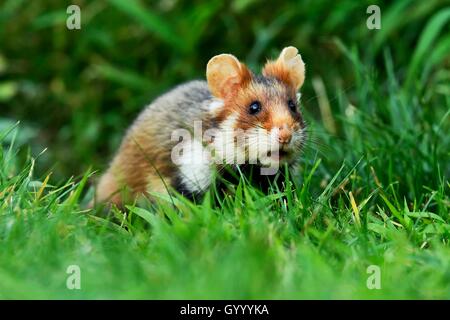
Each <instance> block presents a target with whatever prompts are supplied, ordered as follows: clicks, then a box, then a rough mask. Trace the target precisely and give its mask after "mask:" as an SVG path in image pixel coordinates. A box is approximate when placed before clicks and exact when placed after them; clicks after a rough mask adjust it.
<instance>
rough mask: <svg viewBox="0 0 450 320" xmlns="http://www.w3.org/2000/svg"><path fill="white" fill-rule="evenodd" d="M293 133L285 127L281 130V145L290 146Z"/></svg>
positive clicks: (279, 136)
mask: <svg viewBox="0 0 450 320" xmlns="http://www.w3.org/2000/svg"><path fill="white" fill-rule="evenodd" d="M291 138H292V132H291V130H289V129H287V128H285V127H283V128H280V132H279V133H278V142H279V143H281V144H288V143H289V142H291Z"/></svg>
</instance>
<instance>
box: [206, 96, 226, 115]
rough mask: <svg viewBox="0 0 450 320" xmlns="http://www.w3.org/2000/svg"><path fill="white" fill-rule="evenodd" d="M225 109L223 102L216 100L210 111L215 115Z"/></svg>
mask: <svg viewBox="0 0 450 320" xmlns="http://www.w3.org/2000/svg"><path fill="white" fill-rule="evenodd" d="M222 107H223V100H220V99H214V100H213V102H211V103H210V104H209V111H210V112H212V113H213V114H216V113H217V112H219V111H220V110H221V109H222Z"/></svg>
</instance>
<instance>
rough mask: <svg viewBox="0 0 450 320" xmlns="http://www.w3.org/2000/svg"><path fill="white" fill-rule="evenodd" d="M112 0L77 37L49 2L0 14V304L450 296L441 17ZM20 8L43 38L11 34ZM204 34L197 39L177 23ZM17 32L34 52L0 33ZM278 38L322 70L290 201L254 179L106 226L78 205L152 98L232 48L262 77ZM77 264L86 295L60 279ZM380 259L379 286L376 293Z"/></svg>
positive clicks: (409, 11)
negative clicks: (271, 15)
mask: <svg viewBox="0 0 450 320" xmlns="http://www.w3.org/2000/svg"><path fill="white" fill-rule="evenodd" d="M99 3H100V4H96V5H94V4H92V5H89V6H88V7H87V8H86V11H87V12H85V13H86V14H87V16H89V14H90V15H91V18H90V19H91V24H90V27H89V28H85V30H84V31H83V32H84V33H83V34H81V35H76V34H70V35H67V33H66V32H61V29H59V28H60V25H61V19H60V18H58V16H60V15H58V14H57V12H58V10H60V8H59V7H58V6H57V5H56V4H53V2H51V1H49V2H48V3H47V9H46V10H44V9H43V7H41V6H40V5H39V4H38V2H36V3H33V4H32V5H31V4H30V8H28V7H23V8H22V7H21V6H22V5H21V3H20V1H18V2H15V1H6V4H4V5H0V6H3V7H2V9H3V11H2V12H0V37H1V38H2V39H8V41H6V42H5V43H2V47H1V49H0V104H1V105H0V108H2V109H1V110H5V113H2V115H1V117H0V142H1V145H2V148H0V248H1V249H0V298H25V299H29V298H95V299H98V298H139V299H144V298H220V299H223V298H237V299H238V298H269V299H282V298H322V299H336V298H344V299H350V298H362V299H373V298H384V299H393V298H400V299H411V298H419V299H434V298H444V299H449V298H450V244H449V238H450V237H449V235H450V210H449V208H450V192H449V189H450V182H449V175H450V161H449V160H450V152H449V150H450V135H449V132H450V121H449V118H450V95H449V92H450V89H449V86H448V83H449V81H448V79H449V70H448V62H449V60H448V57H449V54H448V53H449V48H450V47H449V43H450V42H449V38H448V35H447V34H446V32H445V31H446V30H448V21H449V11H448V8H445V7H443V6H442V5H440V2H437V1H436V2H433V1H431V2H428V4H427V5H425V4H421V5H418V4H415V5H412V4H411V2H410V1H398V2H396V4H395V5H392V6H384V5H383V6H382V14H383V17H384V18H383V19H384V20H382V21H383V22H382V26H383V27H382V29H381V30H380V31H377V32H374V33H368V31H367V30H364V26H365V18H366V16H364V15H362V16H361V17H360V18H358V19H359V20H361V21H359V20H358V19H356V18H355V19H356V20H358V21H354V22H352V24H350V20H352V17H359V16H358V15H357V14H355V12H358V10H360V9H361V7H359V6H355V5H353V4H352V2H351V1H343V2H341V7H340V6H338V7H330V5H329V4H327V3H326V2H321V1H317V2H316V1H315V2H314V5H312V4H311V3H309V4H310V6H309V7H308V9H305V6H298V7H297V6H296V5H294V4H291V3H290V2H281V3H280V6H279V8H278V9H276V10H279V12H277V13H279V14H277V17H279V18H277V19H275V20H274V21H271V23H270V24H267V23H265V21H266V16H265V14H267V12H268V10H265V8H264V6H263V5H262V4H260V3H258V2H257V1H255V2H252V1H248V2H247V1H234V2H233V3H232V5H231V8H227V9H225V8H224V5H223V4H221V3H220V2H214V1H212V2H211V4H210V5H204V6H201V7H200V8H199V9H198V10H199V11H198V12H194V11H192V12H191V11H189V9H188V7H187V5H184V4H183V3H182V4H181V5H180V7H177V8H176V9H173V10H172V11H170V14H168V18H167V19H168V20H165V19H163V18H162V17H163V13H162V12H164V10H163V9H160V11H158V10H148V12H145V6H143V5H142V3H141V2H139V1H131V2H130V3H131V4H130V6H123V3H122V1H118V0H114V1H109V3H110V6H106V5H104V4H102V3H101V2H99ZM53 7H54V8H53ZM49 8H53V10H49ZM106 8H107V9H106ZM341 8H342V9H341ZM19 9H23V15H24V16H25V17H26V16H33V15H37V16H38V17H39V19H32V21H33V22H32V24H31V25H32V29H27V26H29V23H30V22H29V21H28V20H27V22H25V20H26V19H25V18H20V17H18V18H17V19H14V24H11V23H9V20H8V17H10V16H13V15H14V14H17V10H19ZM289 9H290V10H289ZM143 10H144V12H143ZM218 11H221V12H223V15H221V20H220V21H217V23H216V24H215V26H214V27H213V28H208V27H207V26H208V25H209V23H210V22H211V21H215V22H216V20H217V12H218ZM99 12H102V14H99ZM283 12H288V13H286V14H284V15H283V14H281V13H283ZM362 12H365V9H364V8H363V11H362ZM399 12H400V13H402V17H404V19H398V18H396V17H398V14H399ZM250 13H253V14H250ZM97 14H98V16H97ZM323 16H326V17H327V19H323ZM123 17H127V18H129V19H130V21H131V22H130V25H131V26H132V27H133V28H134V29H133V28H132V31H133V32H132V36H131V37H129V36H128V33H127V32H125V31H127V30H128V29H127V28H125V26H124V25H123V24H121V23H120V22H119V21H122V20H121V19H122V18H123ZM119 18H120V19H119ZM177 18H179V19H177ZM58 19H59V20H58ZM299 19H301V20H302V21H304V23H303V24H302V26H303V27H302V28H294V27H293V26H297V25H296V23H297V22H296V21H298V20H299ZM243 20H244V22H247V23H250V24H251V25H252V26H253V29H252V28H245V27H243V25H242V23H243V22H242V21H243ZM352 21H353V20H352ZM194 22H195V26H196V28H195V29H196V30H198V33H195V34H191V35H189V34H184V33H183V32H184V31H180V30H184V29H185V26H186V25H188V26H189V25H193V24H194ZM322 22H323V23H322ZM244 25H246V24H244ZM354 25H362V28H360V27H355V26H354ZM2 26H3V27H4V28H2ZM99 26H105V27H103V28H100V27H99ZM224 26H226V27H224ZM446 28H447V29H446ZM225 29H226V30H228V31H227V33H226V34H225V33H224V34H225V35H224V36H223V42H221V44H217V43H216V40H215V39H217V38H218V34H220V31H221V30H222V31H223V30H225ZM300 29H301V30H300ZM30 30H31V31H30ZM49 30H51V31H52V32H53V33H50V34H49ZM124 30H125V31H124ZM254 30H258V31H257V32H254ZM19 31H20V32H23V33H24V34H28V35H30V34H32V35H33V39H35V40H32V41H27V42H24V43H22V42H21V41H22V40H21V38H20V37H5V34H2V33H5V32H8V33H9V34H11V35H13V34H19ZM238 31H239V32H238ZM333 31H335V32H336V34H337V35H339V37H336V34H333ZM253 32H254V34H253ZM124 35H126V36H124ZM74 38H77V39H78V41H79V42H78V43H77V44H75V43H76V41H74V40H76V39H74ZM236 39H238V40H239V41H236ZM245 39H251V43H252V45H251V48H247V47H245V46H244V44H245V43H247V42H248V41H247V42H246V41H245ZM317 39H322V40H320V41H319V40H317ZM324 39H326V40H324ZM144 40H151V41H149V42H148V43H149V47H148V49H147V47H146V48H143V47H141V46H140V45H141V43H143V41H144ZM180 41H182V43H180ZM321 41H324V42H321ZM285 42H289V43H290V44H294V45H297V46H298V47H300V48H302V47H303V50H302V49H301V50H300V51H301V52H302V54H303V58H304V59H305V61H307V67H308V68H309V69H308V73H307V80H306V84H305V87H304V91H303V98H302V99H303V102H302V110H303V112H304V114H305V119H306V120H307V122H308V123H309V130H308V131H309V136H310V139H309V141H308V145H307V148H306V149H305V152H304V154H303V155H302V165H301V168H300V170H299V171H298V172H293V173H292V174H291V175H290V176H289V177H288V178H286V181H284V186H285V188H284V189H283V190H272V191H271V192H270V193H269V194H263V193H261V192H260V191H259V190H257V189H254V188H253V187H252V186H250V185H249V184H248V183H247V182H246V181H245V179H241V182H240V184H239V185H236V186H234V192H233V193H232V194H231V195H228V196H226V197H221V196H219V195H218V194H217V191H216V190H214V189H213V190H211V191H210V192H208V193H207V194H206V196H205V198H204V200H203V201H202V202H201V203H192V202H189V201H188V200H186V199H184V198H183V197H181V196H177V195H174V196H173V199H167V198H160V199H159V200H158V201H157V202H156V203H154V204H148V203H146V204H142V205H141V206H139V207H138V206H129V207H128V210H126V211H124V212H122V211H120V210H118V209H113V210H110V211H109V212H107V215H102V214H101V212H97V211H92V210H87V209H85V205H86V204H87V202H88V201H89V200H90V199H91V197H92V181H93V180H95V179H94V177H93V176H98V174H97V173H95V174H94V173H93V171H97V170H98V169H99V168H104V165H105V164H106V163H107V159H109V157H110V155H111V153H112V152H113V150H114V148H116V147H117V144H118V142H119V140H118V137H119V136H120V134H121V133H123V131H124V130H125V128H126V126H127V125H128V124H129V122H130V120H131V118H133V117H134V116H135V115H136V113H137V112H138V110H139V109H140V108H141V107H142V104H143V103H144V101H145V100H148V99H149V98H152V97H154V96H156V95H157V94H159V93H161V92H162V91H163V90H165V89H166V88H168V87H170V86H171V85H173V84H174V83H177V82H179V81H184V80H188V79H190V78H192V77H194V76H202V74H203V71H202V68H203V62H204V60H205V59H207V57H209V56H210V55H212V54H215V53H217V52H221V51H234V50H231V49H234V48H235V50H236V54H238V55H239V52H240V53H241V55H240V57H243V58H245V60H246V61H247V62H248V63H249V64H250V65H252V66H253V67H256V66H260V65H261V64H262V63H264V59H263V56H264V55H266V53H267V52H274V53H275V52H276V49H277V48H279V47H281V46H282V45H283V43H285ZM93 43H96V45H97V46H98V47H95V46H93ZM138 44H139V45H138ZM208 45H212V46H213V48H214V50H209V51H208V50H206V49H205V48H208ZM221 46H226V48H222V47H221ZM18 48H22V49H21V50H19V49H18ZM24 48H28V49H27V50H25V49H24ZM45 48H50V49H49V50H50V54H49V55H44V54H39V53H41V52H44V51H45V50H44V49H45ZM129 48H133V50H130V49H129ZM141 48H142V49H141ZM159 48H163V49H164V50H167V48H171V49H175V48H176V50H177V54H178V55H179V56H176V55H171V54H169V55H168V56H167V57H162V53H159V51H157V49H159ZM198 48H200V49H201V50H199V51H201V52H197V51H196V49H198ZM316 48H320V50H317V52H316V51H315V49H316ZM327 48H328V49H327ZM330 48H331V49H330ZM125 49H126V50H125ZM33 50H34V51H33ZM123 50H125V51H126V53H129V55H125V54H124V51H123ZM155 50H156V51H155ZM164 50H161V52H166V51H164ZM216 51H217V52H216ZM28 52H33V53H34V57H33V59H34V60H33V61H32V62H33V63H31V64H28V63H27V62H25V60H23V59H25V58H24V56H23V55H24V54H25V53H28ZM244 52H246V54H247V55H246V54H244ZM69 53H70V54H69ZM150 54H151V57H152V59H148V55H150ZM2 56H6V58H5V59H3V60H4V61H3V60H2ZM68 56H70V57H71V60H64V59H63V61H64V62H61V64H57V63H56V61H60V60H56V58H55V57H60V58H61V57H66V58H67V57H68ZM146 57H147V59H145V58H146ZM181 60H183V63H181V62H180V61H181ZM2 61H3V62H2ZM51 61H55V63H54V64H53V63H50V62H51ZM143 61H146V62H143ZM46 63H47V64H46ZM33 65H40V66H46V65H47V67H43V68H32V67H31V66H33ZM2 68H3V69H2ZM2 70H6V71H4V72H3V71H2ZM80 70H82V72H81V71H80ZM141 71H142V74H140V72H141ZM2 72H3V73H2ZM79 74H81V75H80V76H79V77H78V76H77V75H79ZM149 75H150V76H149ZM75 78H76V79H77V81H72V80H73V79H75ZM93 79H94V80H93ZM159 79H161V81H159ZM146 88H149V89H148V90H146ZM61 105H62V106H65V107H67V108H60V107H61ZM80 105H83V106H87V107H83V108H80ZM111 106H121V107H111ZM57 108H60V109H57ZM54 110H58V111H59V112H54ZM17 120H22V122H21V123H20V124H19V125H15V126H14V123H15V122H16V121H17ZM49 137H52V138H49ZM44 147H49V149H48V150H47V151H45V152H43V153H42V150H43V148H44ZM100 163H101V164H103V165H101V164H100ZM88 167H91V169H89V170H86V168H88ZM83 172H86V173H85V174H83ZM70 176H75V177H72V178H70V179H69V178H68V177H70ZM172 201H174V202H175V203H176V206H175V207H174V206H173V205H172ZM98 211H101V210H98ZM70 265H78V266H79V267H80V269H81V290H69V289H67V287H66V280H67V277H68V274H67V273H66V270H67V268H68V266H70ZM371 265H376V266H379V267H380V269H381V289H380V290H369V289H368V288H367V285H366V283H367V279H368V277H369V276H370V274H368V273H367V268H368V267H369V266H371Z"/></svg>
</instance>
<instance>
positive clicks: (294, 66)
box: [262, 47, 305, 90]
mask: <svg viewBox="0 0 450 320" xmlns="http://www.w3.org/2000/svg"><path fill="white" fill-rule="evenodd" d="M262 73H263V75H264V76H266V77H274V78H277V79H278V80H280V81H282V82H284V83H286V84H287V85H289V86H291V87H293V88H294V89H295V90H298V89H300V87H301V86H302V85H303V82H304V81H305V63H304V62H303V60H302V57H301V56H300V54H299V53H298V50H297V48H295V47H286V48H284V49H283V51H281V53H280V56H279V57H278V59H277V60H275V61H268V62H267V63H266V65H265V66H264V68H263V71H262Z"/></svg>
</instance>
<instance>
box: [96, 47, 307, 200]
mask: <svg viewBox="0 0 450 320" xmlns="http://www.w3.org/2000/svg"><path fill="white" fill-rule="evenodd" d="M206 80H207V81H201V80H194V81H191V82H188V83H185V84H182V85H179V86H177V87H175V88H174V89H172V90H170V91H169V92H167V93H165V94H163V95H161V96H160V97H159V98H157V99H156V100H154V101H153V102H152V103H151V104H150V105H148V106H147V107H146V108H145V109H144V110H143V111H142V112H141V113H140V115H139V116H138V117H137V119H136V120H135V121H134V123H133V124H132V126H131V127H130V128H129V129H128V131H127V133H126V135H125V137H124V138H123V141H122V143H121V145H120V148H119V150H118V152H117V154H116V155H115V157H114V158H113V160H112V162H111V164H110V166H109V168H108V170H107V171H106V173H104V174H103V176H102V177H101V178H100V180H99V183H98V185H97V188H96V199H95V200H96V201H99V202H109V203H114V204H116V205H119V206H120V205H124V204H126V203H129V202H131V201H134V200H135V199H136V197H140V196H146V197H150V198H151V196H150V194H151V193H153V192H156V193H167V192H169V190H170V189H171V188H173V189H175V190H177V191H178V192H180V193H181V194H183V195H185V196H187V197H193V196H201V195H202V194H204V192H205V191H206V190H208V188H209V187H210V186H211V184H212V183H214V181H215V179H214V177H215V176H216V174H217V173H220V172H223V171H222V169H223V168H224V167H230V168H232V169H234V170H237V169H238V168H244V167H248V166H252V167H256V168H260V169H261V172H260V174H261V175H270V174H274V173H276V171H277V169H278V168H279V165H281V164H284V163H287V164H288V165H294V164H295V163H297V162H298V160H299V156H300V152H301V150H302V147H303V143H304V140H305V123H304V121H303V118H302V115H301V112H300V109H299V105H298V104H299V95H300V94H299V93H298V91H299V89H300V87H301V86H302V85H303V82H304V80H305V65H304V62H303V60H302V58H301V56H300V54H298V50H297V49H296V48H295V47H286V48H284V49H283V50H282V52H281V53H280V55H279V57H278V58H277V59H276V60H273V61H267V63H266V64H265V66H264V67H263V69H262V73H261V74H254V73H253V72H252V71H251V70H250V69H249V68H248V67H247V66H246V65H245V64H243V63H242V62H240V61H239V60H238V59H237V58H236V57H235V56H233V55H231V54H220V55H217V56H214V57H213V58H211V59H210V60H209V62H208V64H207V66H206ZM267 168H270V169H271V170H268V172H263V170H264V169H267ZM273 169H275V170H273Z"/></svg>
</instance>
